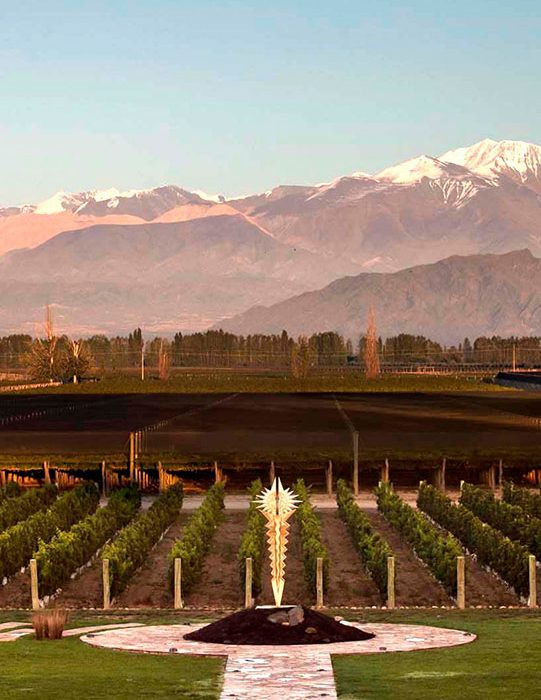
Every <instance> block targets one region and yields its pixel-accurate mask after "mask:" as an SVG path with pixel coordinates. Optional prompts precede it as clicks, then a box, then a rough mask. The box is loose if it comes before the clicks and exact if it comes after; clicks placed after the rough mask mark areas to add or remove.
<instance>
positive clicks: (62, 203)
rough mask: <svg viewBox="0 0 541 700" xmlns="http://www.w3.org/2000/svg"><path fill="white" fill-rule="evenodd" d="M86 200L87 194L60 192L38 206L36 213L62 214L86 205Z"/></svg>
mask: <svg viewBox="0 0 541 700" xmlns="http://www.w3.org/2000/svg"><path fill="white" fill-rule="evenodd" d="M86 199H87V197H86V193H78V194H72V193H70V192H63V191H60V192H57V193H56V194H53V196H52V197H49V199H45V200H44V201H43V202H40V203H39V204H38V205H36V208H35V210H34V212H35V213H36V214H60V213H61V212H63V211H70V210H72V209H76V208H77V207H79V206H80V205H81V204H84V202H85V201H86Z"/></svg>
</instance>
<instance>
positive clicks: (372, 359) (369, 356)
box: [364, 308, 380, 379]
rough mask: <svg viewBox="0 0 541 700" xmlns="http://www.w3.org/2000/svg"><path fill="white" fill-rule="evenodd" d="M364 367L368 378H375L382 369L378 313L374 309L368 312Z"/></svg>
mask: <svg viewBox="0 0 541 700" xmlns="http://www.w3.org/2000/svg"><path fill="white" fill-rule="evenodd" d="M364 368H365V374H366V378H367V379H374V378H375V377H377V376H378V374H379V371H380V364H379V353H378V336H377V332H376V315H375V313H374V309H373V308H371V309H370V310H369V312H368V324H367V327H366V338H365V343H364Z"/></svg>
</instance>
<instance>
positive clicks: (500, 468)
mask: <svg viewBox="0 0 541 700" xmlns="http://www.w3.org/2000/svg"><path fill="white" fill-rule="evenodd" d="M498 486H499V487H500V488H502V487H503V459H500V463H499V465H498Z"/></svg>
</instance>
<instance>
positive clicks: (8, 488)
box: [0, 481, 21, 503]
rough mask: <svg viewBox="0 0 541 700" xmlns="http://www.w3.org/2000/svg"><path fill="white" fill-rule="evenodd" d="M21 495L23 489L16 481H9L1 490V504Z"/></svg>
mask: <svg viewBox="0 0 541 700" xmlns="http://www.w3.org/2000/svg"><path fill="white" fill-rule="evenodd" d="M20 495H21V487H20V486H19V484H18V483H17V482H16V481H8V482H7V484H6V485H5V486H2V488H0V503H3V502H4V501H5V500H6V499H7V498H16V497H17V496H20Z"/></svg>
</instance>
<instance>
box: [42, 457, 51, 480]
mask: <svg viewBox="0 0 541 700" xmlns="http://www.w3.org/2000/svg"><path fill="white" fill-rule="evenodd" d="M43 479H44V481H45V483H46V484H50V483H51V472H50V470H49V462H43Z"/></svg>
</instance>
